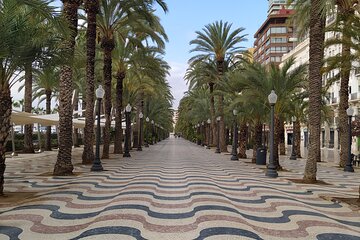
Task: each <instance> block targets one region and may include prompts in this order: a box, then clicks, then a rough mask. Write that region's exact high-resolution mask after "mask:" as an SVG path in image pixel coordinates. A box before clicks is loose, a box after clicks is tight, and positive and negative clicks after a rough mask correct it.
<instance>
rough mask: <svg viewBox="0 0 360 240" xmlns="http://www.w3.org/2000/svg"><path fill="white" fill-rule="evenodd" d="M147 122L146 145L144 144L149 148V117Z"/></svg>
mask: <svg viewBox="0 0 360 240" xmlns="http://www.w3.org/2000/svg"><path fill="white" fill-rule="evenodd" d="M145 121H146V132H145V144H144V147H149V129H148V128H149V121H150V119H149V117H146V119H145Z"/></svg>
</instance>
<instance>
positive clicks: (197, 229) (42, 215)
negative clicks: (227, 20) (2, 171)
mask: <svg viewBox="0 0 360 240" xmlns="http://www.w3.org/2000/svg"><path fill="white" fill-rule="evenodd" d="M80 156H81V149H77V150H74V161H75V172H77V173H80V174H78V175H76V176H70V177H52V176H49V175H46V174H42V173H46V172H50V171H51V170H52V167H53V165H54V161H55V159H56V155H55V153H42V154H39V155H35V156H25V157H22V156H20V157H19V158H15V159H10V160H9V161H8V162H7V165H8V167H7V171H6V178H5V179H6V185H5V189H7V190H8V191H10V192H14V194H16V192H35V193H36V194H35V196H32V197H31V198H29V199H23V200H22V201H20V202H17V203H16V204H14V203H9V204H0V239H11V240H12V239H74V240H75V239H76V240H77V239H139V240H142V239H155V240H158V239H171V240H176V239H184V240H186V239H196V240H200V239H295V238H296V239H319V240H326V239H351V240H353V239H358V240H360V237H359V236H360V212H359V211H358V210H356V209H355V210H354V209H351V208H350V207H349V206H348V205H346V204H343V203H338V202H332V201H328V200H324V199H323V198H321V197H320V196H323V195H325V196H338V197H349V196H354V197H355V196H356V194H357V191H358V186H359V183H360V176H359V173H344V172H343V171H341V169H337V168H335V167H330V166H326V165H325V164H320V166H319V178H320V179H322V180H324V181H326V182H328V183H330V185H322V186H319V185H305V184H295V183H293V182H290V181H289V180H287V179H290V178H301V177H302V174H303V173H302V171H303V169H304V163H305V161H304V160H297V161H290V160H282V161H281V163H282V165H283V166H284V167H285V168H287V169H289V170H290V171H288V172H280V177H279V178H277V179H270V178H267V177H265V176H264V172H263V170H264V169H263V166H256V165H253V164H251V163H250V162H249V160H240V161H230V160H229V155H226V154H221V155H219V154H214V153H213V151H212V150H206V149H204V148H201V147H199V146H197V145H194V144H192V143H190V142H187V141H185V140H183V139H174V138H170V139H167V140H165V141H162V142H161V143H158V144H157V145H154V146H151V147H150V149H144V151H142V152H133V154H132V156H133V157H132V158H131V159H123V158H122V157H121V156H116V157H113V158H112V159H109V160H106V161H103V165H104V168H105V169H106V171H103V172H95V173H94V172H90V171H89V169H90V166H84V165H81V164H79V162H80V158H81V157H80Z"/></svg>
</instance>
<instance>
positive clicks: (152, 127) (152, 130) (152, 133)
mask: <svg viewBox="0 0 360 240" xmlns="http://www.w3.org/2000/svg"><path fill="white" fill-rule="evenodd" d="M154 128H155V126H154V120H151V143H152V144H154V143H155V139H154V138H155V130H154Z"/></svg>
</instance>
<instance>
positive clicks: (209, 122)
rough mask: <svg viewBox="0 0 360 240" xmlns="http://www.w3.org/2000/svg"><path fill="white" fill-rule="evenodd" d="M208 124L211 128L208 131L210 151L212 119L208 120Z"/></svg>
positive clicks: (208, 147) (207, 147)
mask: <svg viewBox="0 0 360 240" xmlns="http://www.w3.org/2000/svg"><path fill="white" fill-rule="evenodd" d="M207 123H208V127H209V130H208V134H209V137H208V142H207V146H206V149H210V144H211V125H210V124H211V120H210V118H209V119H208V120H207Z"/></svg>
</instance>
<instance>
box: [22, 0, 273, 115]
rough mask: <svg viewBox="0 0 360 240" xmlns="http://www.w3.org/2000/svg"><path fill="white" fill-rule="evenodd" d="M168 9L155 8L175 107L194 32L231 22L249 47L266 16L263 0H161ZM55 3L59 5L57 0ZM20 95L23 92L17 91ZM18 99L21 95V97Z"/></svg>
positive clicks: (266, 6) (179, 96) (182, 91)
mask: <svg viewBox="0 0 360 240" xmlns="http://www.w3.org/2000/svg"><path fill="white" fill-rule="evenodd" d="M165 2H166V3H167V4H168V8H169V12H168V13H167V14H164V13H163V11H162V10H161V11H160V10H159V11H157V13H158V15H159V16H160V18H161V23H162V25H163V26H164V28H165V30H166V33H167V35H168V37H169V42H168V43H167V44H166V55H165V60H166V61H167V62H168V63H169V65H170V66H171V68H172V69H171V71H170V73H171V75H170V76H169V77H168V81H169V83H170V85H171V87H172V93H173V95H174V97H175V101H174V104H173V107H174V108H175V109H176V108H177V107H178V103H179V101H180V99H181V98H182V97H183V95H184V94H183V93H184V92H185V91H186V90H187V86H186V83H185V81H184V80H183V77H184V74H185V71H186V68H187V61H188V59H189V58H190V57H191V55H190V53H189V51H190V49H191V48H192V47H191V46H190V45H189V42H190V41H191V40H192V39H194V38H195V37H196V35H195V31H198V30H201V29H202V28H203V27H204V26H205V25H207V24H209V23H213V22H215V21H218V20H223V21H227V22H229V23H232V24H233V28H234V29H235V28H238V27H243V28H245V30H244V34H248V36H247V39H248V41H247V42H244V43H243V46H244V47H246V48H248V47H252V46H253V43H254V38H253V36H254V33H255V32H256V31H257V29H258V28H259V27H260V26H261V24H262V23H263V22H264V20H265V19H266V16H267V8H268V1H267V0H222V1H219V0H165ZM56 4H58V5H61V1H59V0H57V1H56ZM21 96H23V94H21ZM21 98H22V97H21Z"/></svg>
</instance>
